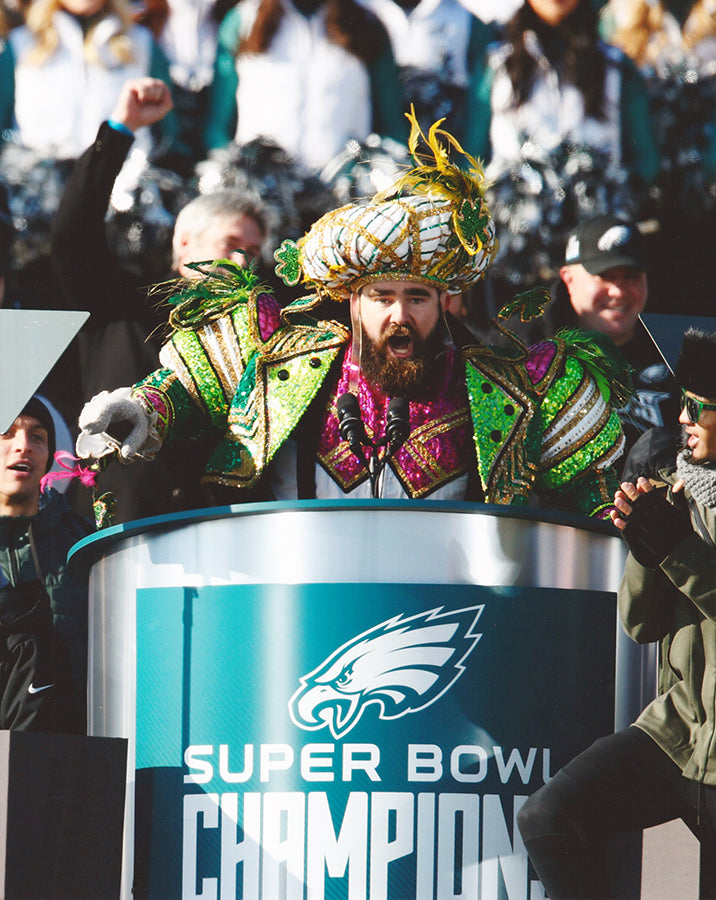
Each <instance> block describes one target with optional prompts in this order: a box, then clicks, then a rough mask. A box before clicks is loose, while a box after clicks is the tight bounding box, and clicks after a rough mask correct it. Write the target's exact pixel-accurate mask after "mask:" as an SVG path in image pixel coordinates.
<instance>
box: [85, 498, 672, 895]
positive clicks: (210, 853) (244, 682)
mask: <svg viewBox="0 0 716 900" xmlns="http://www.w3.org/2000/svg"><path fill="white" fill-rule="evenodd" d="M72 557H73V559H75V560H77V561H80V562H83V563H84V564H85V565H88V566H90V573H91V574H90V657H89V730H90V733H91V734H94V735H102V736H111V737H124V738H127V739H128V741H129V762H128V782H127V810H126V813H127V814H126V822H127V826H126V828H127V831H126V833H125V842H124V845H125V856H124V861H123V897H126V898H129V897H131V896H132V890H133V891H134V896H135V897H138V898H142V897H146V898H172V900H176V898H179V897H181V898H184V900H188V898H203V900H226V898H233V897H236V898H252V900H282V898H286V900H294V898H295V900H308V898H311V900H314V898H323V897H325V898H332V900H339V898H346V900H433V898H440V900H453V898H454V900H457V898H478V897H479V898H480V900H489V898H493V897H494V898H495V900H497V898H509V900H516V898H524V900H534V898H537V897H540V896H544V893H543V891H542V888H541V885H540V884H539V882H538V881H537V879H536V875H535V874H534V872H533V871H532V869H531V868H530V867H529V865H528V861H527V857H526V854H525V851H524V847H523V846H522V843H521V839H520V836H519V833H518V831H517V828H516V826H515V816H516V814H517V812H518V810H519V809H520V807H521V805H522V804H523V803H524V802H525V800H526V798H527V797H528V796H529V795H530V794H531V793H532V792H533V791H534V790H536V789H537V788H538V787H539V786H540V785H541V784H543V783H544V782H545V781H546V780H547V779H549V778H550V777H551V775H552V774H554V773H555V772H556V770H557V769H558V768H559V767H560V766H561V765H563V764H564V763H565V762H566V761H567V760H568V759H570V758H571V757H572V756H573V755H574V754H576V753H577V752H579V751H580V750H582V749H583V748H584V747H586V746H588V745H589V744H590V743H591V742H592V741H593V740H594V739H595V738H597V737H599V736H601V735H603V734H607V733H609V732H611V731H612V730H613V729H614V727H615V726H616V727H623V726H625V725H626V724H628V723H629V722H630V721H632V720H633V718H634V717H635V716H636V715H637V714H638V712H639V710H640V709H641V708H642V706H643V705H644V704H645V703H646V702H648V700H649V699H650V696H651V694H652V693H653V677H654V670H655V667H654V659H653V656H650V655H649V650H647V649H645V648H640V647H637V646H636V645H635V644H632V642H631V641H629V640H628V639H627V638H626V637H625V636H624V635H623V634H622V631H621V628H620V626H619V625H618V621H617V615H616V590H617V588H618V585H619V581H620V578H621V574H622V571H623V564H624V558H625V548H624V545H623V543H622V541H621V540H619V538H618V536H617V535H616V532H615V531H614V530H613V528H612V526H611V525H610V524H607V523H600V522H592V521H589V520H586V519H584V518H582V517H577V516H568V515H561V514H551V513H549V512H546V511H544V510H533V509H526V510H515V509H512V508H509V507H502V506H490V505H475V504H454V503H443V502H415V501H397V502H396V501H382V500H378V501H375V500H374V501H301V502H296V503H264V504H247V505H245V506H236V507H224V508H218V509H211V510H197V511H193V512H190V513H186V514H180V515H173V516H166V517H159V518H156V519H147V520H143V521H139V522H132V523H128V524H127V525H122V526H118V527H116V528H111V529H108V530H107V531H105V532H103V533H100V534H97V535H92V536H90V537H89V538H86V539H85V540H83V541H81V542H80V543H79V544H78V545H76V546H75V548H74V549H73V552H72Z"/></svg>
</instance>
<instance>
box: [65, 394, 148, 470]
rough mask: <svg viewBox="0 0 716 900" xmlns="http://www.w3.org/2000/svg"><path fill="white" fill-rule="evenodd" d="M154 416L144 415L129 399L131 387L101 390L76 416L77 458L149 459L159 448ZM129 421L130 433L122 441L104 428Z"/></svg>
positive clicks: (131, 399)
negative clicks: (77, 416)
mask: <svg viewBox="0 0 716 900" xmlns="http://www.w3.org/2000/svg"><path fill="white" fill-rule="evenodd" d="M156 420H157V414H156V413H155V412H148V411H147V410H146V409H145V408H144V407H143V406H142V404H141V403H140V402H139V401H138V400H135V399H134V398H133V397H132V391H131V388H128V387H124V388H117V390H116V391H111V392H108V391H102V393H101V394H97V395H96V396H94V397H93V398H92V399H91V400H90V401H89V402H88V403H85V405H84V407H83V409H82V412H81V413H80V419H79V426H80V429H81V431H80V434H79V437H78V438H77V444H76V448H77V455H78V456H79V457H80V458H81V459H87V458H92V459H100V458H101V457H102V456H106V455H107V454H109V453H116V454H117V455H118V456H119V457H120V460H121V461H127V462H129V461H131V460H133V459H138V458H139V459H152V458H153V457H154V455H155V454H156V452H157V450H159V448H160V447H161V445H162V442H161V439H160V437H159V435H158V434H157V430H156V427H155V422H156ZM117 422H129V423H130V424H131V426H132V430H131V431H130V432H129V434H128V435H127V437H126V438H124V440H123V441H121V442H120V441H119V440H117V438H115V437H113V436H112V435H111V434H108V433H107V429H108V428H109V427H110V425H112V424H113V423H117Z"/></svg>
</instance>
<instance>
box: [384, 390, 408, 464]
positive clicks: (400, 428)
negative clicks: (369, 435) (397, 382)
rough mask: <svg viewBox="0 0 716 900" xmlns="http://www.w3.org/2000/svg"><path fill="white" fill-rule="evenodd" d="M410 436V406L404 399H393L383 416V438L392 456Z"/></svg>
mask: <svg viewBox="0 0 716 900" xmlns="http://www.w3.org/2000/svg"><path fill="white" fill-rule="evenodd" d="M409 435H410V404H409V403H408V401H407V400H406V399H405V397H394V398H393V399H392V400H391V401H390V403H389V404H388V411H387V413H386V415H385V436H386V437H387V439H388V450H389V452H390V454H391V456H392V454H393V453H395V452H396V450H399V449H400V448H401V447H402V446H403V444H404V443H405V442H406V441H407V440H408V437H409Z"/></svg>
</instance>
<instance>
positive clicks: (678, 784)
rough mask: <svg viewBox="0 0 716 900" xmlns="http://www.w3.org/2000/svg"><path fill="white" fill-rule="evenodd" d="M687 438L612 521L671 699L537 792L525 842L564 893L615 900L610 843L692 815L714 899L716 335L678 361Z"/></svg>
mask: <svg viewBox="0 0 716 900" xmlns="http://www.w3.org/2000/svg"><path fill="white" fill-rule="evenodd" d="M676 377H677V380H678V382H679V385H680V386H681V390H682V409H681V413H680V416H679V422H680V423H681V425H682V427H683V434H684V438H685V441H684V442H685V448H684V449H683V450H682V451H681V452H680V453H679V454H678V456H677V459H676V466H675V467H674V466H672V467H671V468H670V469H669V470H668V471H665V472H662V473H660V476H661V477H662V479H663V481H664V482H665V483H666V484H667V485H668V486H669V489H668V495H667V497H664V495H663V494H661V493H660V492H659V491H657V490H655V489H654V487H653V486H652V484H651V482H649V481H648V480H647V479H645V478H639V479H638V480H637V482H636V484H632V483H626V482H625V483H624V484H622V486H621V489H620V490H619V491H617V493H616V496H615V506H616V510H615V511H614V512H613V513H612V519H613V521H614V524H615V525H616V526H617V528H619V529H620V530H621V532H622V534H623V536H624V539H625V540H626V542H627V544H628V545H629V551H630V552H629V556H628V558H627V563H626V569H625V573H624V579H623V581H622V585H621V587H620V590H619V610H620V614H621V618H622V622H623V624H624V628H625V630H626V631H627V633H628V634H629V635H630V637H632V638H633V639H634V640H635V641H637V642H639V643H647V642H652V641H661V669H660V672H659V696H658V697H657V698H656V699H655V700H653V701H652V702H651V703H650V704H649V705H648V706H647V707H646V709H645V710H644V711H643V712H642V713H641V715H640V716H639V718H638V719H637V721H636V722H635V723H634V725H633V726H632V727H630V728H627V729H625V730H624V731H622V732H619V733H617V734H614V735H611V736H609V737H606V738H602V739H601V740H599V741H597V742H596V743H595V744H593V745H592V746H591V747H590V748H589V749H588V750H586V751H585V752H584V753H582V754H580V755H579V756H578V757H576V758H575V759H574V760H572V762H571V763H569V764H568V765H567V766H565V767H564V769H562V770H561V771H560V772H558V773H557V775H556V776H555V777H554V778H553V779H552V780H551V781H550V782H549V783H548V784H547V785H545V787H543V788H541V789H540V790H539V791H538V792H537V793H535V794H534V795H533V797H531V798H530V800H528V802H527V803H526V804H525V806H524V807H523V808H522V810H521V812H520V816H519V825H520V830H521V831H522V835H523V837H524V839H525V846H526V848H527V851H528V853H529V855H530V858H531V859H532V862H533V863H534V865H535V868H536V870H537V872H538V874H539V876H540V878H541V880H542V882H543V883H544V886H545V887H546V889H547V892H548V894H549V896H550V897H551V898H553V900H559V898H577V897H582V898H603V900H608V898H610V897H613V896H614V894H613V892H612V888H611V886H610V884H609V883H608V881H607V876H606V874H605V866H604V858H605V850H606V846H607V841H608V840H609V839H610V838H611V837H612V836H613V835H615V834H617V833H618V832H625V831H633V830H637V829H641V828H647V827H650V826H653V825H658V824H660V823H662V822H667V821H670V820H671V819H676V818H681V819H683V821H684V822H685V823H686V824H687V825H688V826H689V828H690V829H691V830H692V831H693V832H694V834H695V835H696V836H697V837H698V838H699V840H700V842H701V871H700V890H699V895H700V898H701V900H706V898H714V897H716V545H715V544H714V539H715V538H716V333H714V334H711V335H705V334H701V333H699V332H694V331H689V332H687V334H686V336H685V338H684V342H683V344H682V348H681V354H680V357H679V361H678V363H677V366H676Z"/></svg>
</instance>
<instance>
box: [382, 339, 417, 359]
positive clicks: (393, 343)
mask: <svg viewBox="0 0 716 900" xmlns="http://www.w3.org/2000/svg"><path fill="white" fill-rule="evenodd" d="M388 348H389V349H390V352H391V353H392V354H393V356H399V357H401V358H402V357H408V356H412V354H413V338H412V336H411V335H410V334H406V333H401V334H391V336H390V337H389V338H388Z"/></svg>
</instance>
